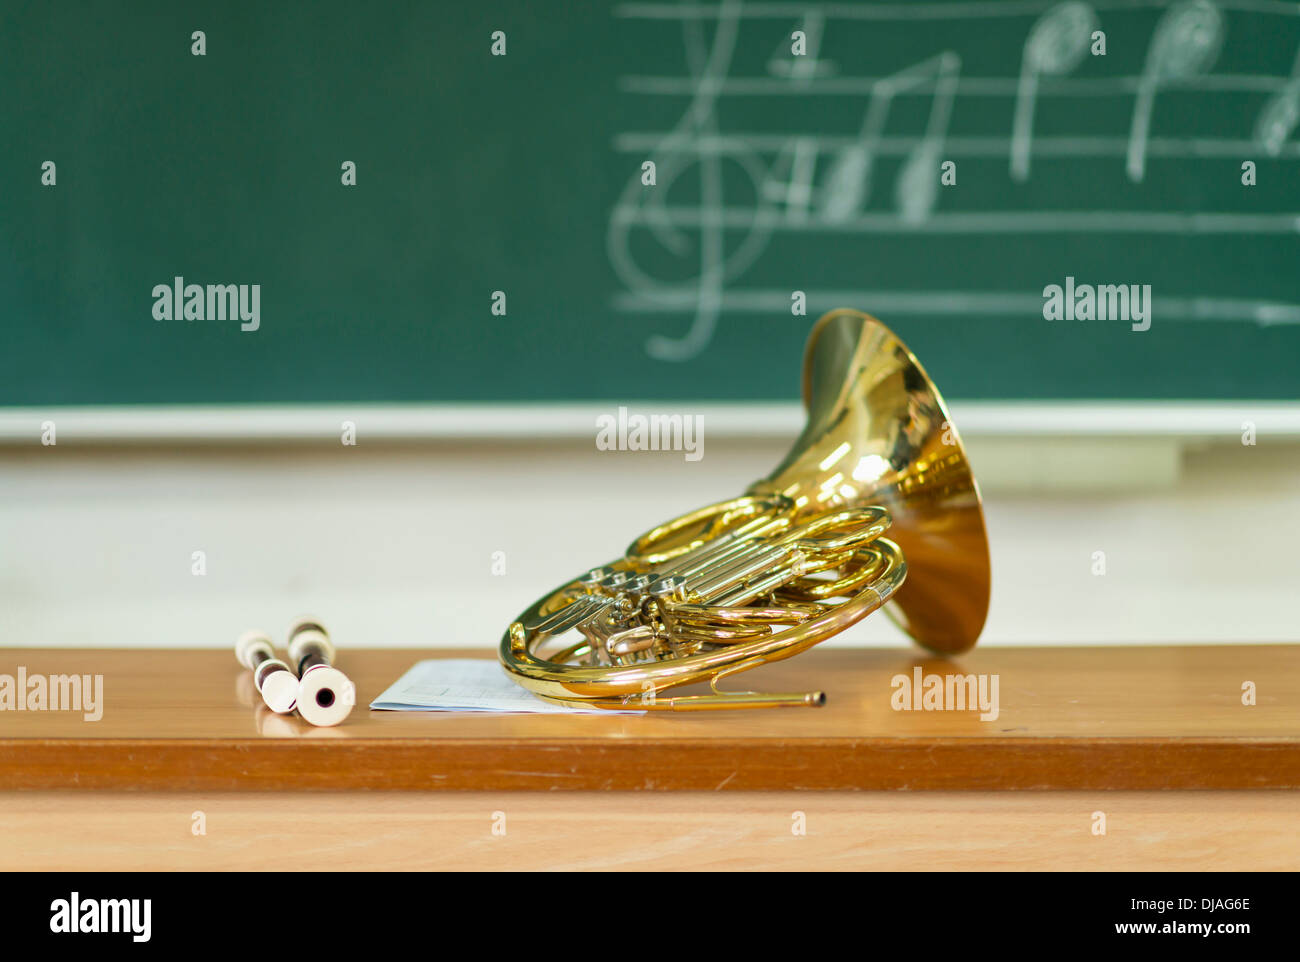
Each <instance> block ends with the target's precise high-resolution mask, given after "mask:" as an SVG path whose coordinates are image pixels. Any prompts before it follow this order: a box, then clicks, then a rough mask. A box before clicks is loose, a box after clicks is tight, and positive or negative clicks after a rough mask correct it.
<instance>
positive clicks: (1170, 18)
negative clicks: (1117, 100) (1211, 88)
mask: <svg viewBox="0 0 1300 962" xmlns="http://www.w3.org/2000/svg"><path fill="white" fill-rule="evenodd" d="M1222 42H1223V16H1222V14H1220V13H1219V10H1218V8H1217V7H1216V6H1214V4H1212V3H1210V2H1209V0H1185V2H1183V3H1179V4H1176V5H1174V6H1172V7H1170V8H1169V9H1168V10H1166V11H1165V14H1164V16H1162V17H1161V18H1160V22H1159V23H1157V24H1156V29H1155V33H1154V34H1153V35H1152V38H1151V45H1150V46H1149V47H1148V48H1147V59H1146V66H1145V67H1144V68H1143V70H1142V78H1141V79H1140V80H1139V81H1138V92H1137V99H1136V100H1135V101H1134V104H1133V127H1132V130H1131V132H1130V133H1129V142H1128V165H1127V166H1128V176H1129V180H1132V181H1134V182H1141V180H1142V178H1143V176H1144V175H1145V173H1146V155H1147V136H1148V134H1149V133H1150V130H1151V114H1152V111H1153V110H1154V109H1155V100H1156V92H1157V91H1158V90H1159V89H1160V88H1161V87H1162V86H1165V85H1167V84H1169V83H1172V82H1177V81H1180V80H1190V79H1192V78H1193V77H1196V76H1197V75H1198V74H1202V73H1204V72H1206V71H1207V70H1209V69H1210V67H1211V66H1212V65H1213V63H1214V61H1215V58H1216V57H1218V55H1219V47H1220V46H1221V44H1222Z"/></svg>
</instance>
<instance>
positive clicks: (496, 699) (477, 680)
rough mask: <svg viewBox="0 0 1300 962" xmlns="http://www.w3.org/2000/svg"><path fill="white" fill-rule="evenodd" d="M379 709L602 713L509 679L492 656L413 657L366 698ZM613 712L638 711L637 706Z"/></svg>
mask: <svg viewBox="0 0 1300 962" xmlns="http://www.w3.org/2000/svg"><path fill="white" fill-rule="evenodd" d="M370 707H371V708H375V709H379V710H382V711H489V712H537V713H541V714H559V715H593V714H595V715H603V714H605V713H606V712H605V709H603V708H569V707H567V706H565V705H557V704H555V703H554V702H549V701H546V700H544V699H541V698H538V697H537V696H536V695H534V694H533V693H532V692H530V691H529V690H528V689H527V688H524V687H522V686H520V685H517V684H515V683H514V682H513V681H512V680H511V679H510V676H509V675H507V674H506V673H505V669H503V668H502V667H501V664H500V663H499V662H498V661H496V659H494V658H430V659H429V660H428V661H421V662H417V663H416V664H415V666H414V667H413V668H411V670H410V671H408V672H407V673H406V674H405V675H403V676H402V677H401V678H399V679H397V681H396V682H394V683H393V684H392V685H390V686H389V688H388V690H387V691H385V692H384V693H383V694H381V695H380V696H379V697H378V698H376V699H375V700H374V701H372V702H371V703H370ZM619 714H630V715H644V714H645V712H642V711H628V712H620V713H619Z"/></svg>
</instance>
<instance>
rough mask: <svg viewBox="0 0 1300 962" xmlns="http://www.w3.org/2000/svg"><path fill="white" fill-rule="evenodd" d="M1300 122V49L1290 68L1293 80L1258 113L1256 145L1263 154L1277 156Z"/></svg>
mask: <svg viewBox="0 0 1300 962" xmlns="http://www.w3.org/2000/svg"><path fill="white" fill-rule="evenodd" d="M1298 123H1300V50H1297V51H1296V58H1295V64H1294V65H1293V66H1292V67H1291V79H1290V80H1288V81H1287V83H1286V86H1285V87H1283V88H1282V89H1281V90H1279V91H1278V92H1277V93H1275V94H1273V96H1271V97H1269V98H1268V100H1267V101H1266V102H1265V103H1264V106H1263V108H1262V109H1261V110H1260V112H1259V118H1258V120H1256V122H1255V142H1256V143H1257V144H1259V145H1260V146H1261V147H1263V148H1264V153H1266V154H1268V155H1269V156H1270V157H1276V156H1277V155H1278V154H1280V153H1281V152H1282V145H1283V144H1285V143H1286V142H1287V139H1288V138H1289V137H1290V136H1291V135H1292V134H1293V133H1295V129H1296V125H1297V124H1298Z"/></svg>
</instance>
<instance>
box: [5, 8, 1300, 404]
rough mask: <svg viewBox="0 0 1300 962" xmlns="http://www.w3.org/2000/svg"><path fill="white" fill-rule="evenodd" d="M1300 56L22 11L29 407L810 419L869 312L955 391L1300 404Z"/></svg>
mask: <svg viewBox="0 0 1300 962" xmlns="http://www.w3.org/2000/svg"><path fill="white" fill-rule="evenodd" d="M197 31H201V32H202V36H201V38H196V32H197ZM498 31H499V32H500V33H499V34H498V33H497V32H498ZM494 35H496V36H497V39H496V40H494ZM501 43H504V55H496V53H495V52H494V50H493V47H494V44H495V45H497V47H498V50H500V44H501ZM200 44H201V49H200V46H199V45H200ZM1102 44H1104V53H1103V52H1102V50H1101V45H1102ZM796 47H797V48H798V49H797V50H796V49H795V48H796ZM1298 50H1300V5H1298V4H1292V3H1270V2H1251V3H1245V2H1219V3H1217V4H1211V3H1209V2H1208V0H1181V2H1177V3H1169V2H1145V3H1142V2H1139V3H1117V2H1096V3H1093V4H1087V3H1080V2H1068V3H1047V2H1044V3H1034V2H1024V0H1016V2H1010V0H959V2H951V3H946V2H939V3H935V2H913V3H897V2H892V3H888V4H880V5H876V4H871V3H861V4H832V5H820V6H818V5H812V4H807V5H804V4H800V3H779V4H774V3H750V4H741V3H739V2H733V0H721V2H713V3H704V2H701V3H699V4H696V3H628V4H608V5H606V4H601V3H590V4H588V3H572V4H558V3H538V2H535V0H533V2H528V0H504V2H497V3H492V2H463V0H462V2H457V3H432V2H424V3H403V2H395V0H393V2H390V0H385V2H380V3H376V4H355V3H344V2H334V0H322V2H319V3H290V2H266V0H257V2H229V3H221V4H206V3H204V4H199V3H193V2H189V0H169V2H156V3H147V2H139V0H137V2H117V3H114V2H84V3H70V2H66V0H46V2H42V3H30V4H15V3H12V2H8V3H5V4H4V5H3V13H2V14H0V312H3V321H2V325H0V327H2V331H3V349H2V353H0V403H3V404H6V405H50V404H159V403H169V404H170V403H239V402H246V403H264V402H265V403H269V402H297V401H301V402H338V401H512V400H517V401H532V400H547V401H567V400H595V399H610V400H614V399H637V400H641V399H644V400H650V399H671V400H692V399H702V400H703V399H719V400H721V399H746V398H759V399H767V400H772V399H785V398H793V397H794V396H795V395H796V393H797V382H798V376H799V371H798V363H797V359H798V357H799V355H800V352H801V349H802V344H803V341H804V338H805V336H806V334H807V331H808V329H809V327H810V325H811V322H812V320H813V319H814V318H815V317H816V315H817V314H818V313H820V312H822V311H824V310H826V309H829V308H831V307H836V306H849V307H856V308H859V309H863V310H866V311H869V312H871V313H874V314H876V315H877V316H879V317H880V318H882V319H883V320H885V321H886V322H887V323H889V324H890V325H891V326H893V327H894V328H895V329H896V330H898V331H899V333H900V334H901V335H902V336H903V338H904V339H905V340H906V341H907V342H908V343H909V344H910V345H911V346H912V348H913V349H914V350H915V351H916V353H917V354H918V355H919V356H920V357H921V358H922V359H923V361H924V362H925V363H926V365H927V367H928V368H929V369H930V372H931V373H932V374H933V375H934V376H935V378H936V380H938V382H939V383H940V385H941V386H942V388H943V389H944V391H945V392H946V393H947V394H948V395H949V396H950V397H956V398H984V399H1003V398H1006V399H1011V398H1195V399H1215V398H1260V399H1264V398H1267V399H1293V398H1296V397H1297V396H1300V140H1298V138H1297V131H1296V125H1297V118H1298V117H1300V58H1298ZM200 54H201V55H200ZM647 162H652V163H653V164H654V165H655V166H654V168H653V173H654V183H653V184H647V183H645V182H643V181H645V180H648V179H649V171H648V169H647V168H646V167H645V166H644V165H645V164H646V163H647ZM1248 162H1249V164H1248ZM47 163H52V164H53V165H54V166H53V168H52V169H51V168H49V167H48V166H47ZM349 163H350V164H353V165H355V184H351V183H345V180H348V179H349V175H348V173H347V171H346V170H345V164H349ZM1243 165H1246V166H1243ZM1249 165H1253V168H1252V167H1250V166H1249ZM1252 170H1253V174H1252V173H1251V171H1252ZM51 173H52V175H53V176H52V179H53V183H47V182H46V181H48V180H50V179H51ZM1251 180H1253V183H1244V182H1243V181H1251ZM945 181H947V182H945ZM178 277H180V278H183V279H184V281H183V285H198V286H199V288H200V291H199V296H198V297H195V298H189V297H188V296H187V294H186V292H185V290H184V289H183V288H182V291H181V304H180V306H179V311H180V315H181V316H179V317H178V316H172V317H171V318H170V319H168V318H167V317H166V316H165V315H166V314H167V313H168V312H169V311H170V310H172V303H171V302H172V297H171V295H170V294H166V293H163V294H156V293H155V291H156V290H158V289H162V290H163V291H167V290H170V288H171V286H172V285H174V284H175V283H176V281H175V279H176V278H178ZM1067 278H1072V279H1073V280H1072V281H1069V282H1067ZM1067 283H1070V284H1073V285H1074V286H1075V288H1076V294H1077V293H1078V291H1081V290H1082V289H1083V288H1084V287H1085V286H1094V287H1099V286H1102V285H1125V286H1126V289H1127V285H1137V290H1138V292H1139V293H1141V292H1142V291H1144V290H1145V288H1146V286H1147V285H1149V288H1150V300H1149V302H1147V301H1146V300H1145V299H1143V300H1142V301H1140V302H1134V303H1131V304H1129V305H1127V309H1128V315H1125V314H1123V313H1122V311H1123V309H1124V307H1125V306H1124V305H1122V304H1121V303H1120V302H1119V301H1118V300H1117V299H1115V300H1113V301H1112V302H1110V306H1111V308H1112V309H1113V310H1114V311H1116V312H1120V316H1119V317H1109V316H1108V317H1107V318H1106V319H1104V320H1102V319H1097V318H1096V317H1094V318H1092V319H1084V320H1079V319H1061V320H1048V319H1045V317H1044V302H1045V298H1044V290H1045V289H1046V288H1048V287H1049V286H1050V285H1054V284H1055V285H1060V286H1062V287H1065V286H1066V285H1067ZM209 285H211V286H212V288H213V290H216V288H217V287H218V286H219V285H220V286H224V285H247V288H246V290H247V293H248V296H249V301H248V303H247V305H246V306H247V307H248V308H249V309H250V311H251V307H252V303H251V298H252V294H253V290H254V288H253V285H257V287H256V291H257V295H258V301H257V307H258V310H257V312H256V317H257V329H256V330H243V329H242V328H243V327H248V326H251V322H250V323H241V320H240V317H239V316H238V315H237V314H236V316H234V317H230V316H227V317H225V318H224V319H222V318H220V317H216V318H214V317H212V316H209V309H211V310H212V312H213V313H215V309H216V307H218V306H221V305H222V304H225V303H227V302H226V301H225V297H226V294H227V293H228V292H223V291H216V294H215V299H212V291H210V290H209V287H208V286H209ZM494 292H501V293H502V294H503V295H504V302H502V300H501V299H499V298H495V296H494ZM795 292H802V294H803V297H804V298H806V311H807V314H806V315H798V314H796V313H794V310H795V308H796V306H797V305H798V303H799V301H800V300H801V298H800V296H799V295H798V294H796V293H795ZM1103 299H1104V298H1103ZM187 300H191V301H192V304H191V310H192V312H194V313H197V310H198V304H199V303H200V302H201V303H202V306H203V313H204V317H203V319H201V320H200V319H197V318H194V319H186V318H185V316H184V314H185V302H186V301H187ZM1139 304H1145V305H1146V306H1145V307H1143V310H1148V309H1149V314H1147V315H1146V318H1147V319H1148V320H1149V321H1150V326H1149V329H1146V330H1134V329H1133V328H1134V326H1135V325H1136V326H1138V327H1142V326H1145V322H1144V321H1143V320H1142V319H1141V317H1139V318H1138V319H1136V320H1135V319H1134V318H1133V317H1132V315H1133V314H1134V313H1135V310H1136V308H1137V307H1138V305H1139ZM494 305H498V306H503V308H504V313H498V312H496V311H494ZM1072 306H1073V305H1072ZM230 311H231V312H233V311H234V308H231V309H230ZM1136 313H1137V314H1139V315H1141V314H1142V311H1136ZM158 314H162V315H164V317H163V319H158V317H156V315H158Z"/></svg>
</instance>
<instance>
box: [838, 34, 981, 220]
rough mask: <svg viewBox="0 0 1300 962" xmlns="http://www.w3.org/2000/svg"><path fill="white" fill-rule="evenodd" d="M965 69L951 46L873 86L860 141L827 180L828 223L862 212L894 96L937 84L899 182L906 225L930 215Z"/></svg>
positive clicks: (848, 149)
mask: <svg viewBox="0 0 1300 962" xmlns="http://www.w3.org/2000/svg"><path fill="white" fill-rule="evenodd" d="M960 73H961V58H960V57H958V56H957V54H956V53H954V52H952V51H951V50H949V51H945V52H943V53H941V54H938V55H937V56H934V57H931V58H930V59H928V60H923V61H921V62H920V63H917V64H913V65H912V66H910V67H907V68H905V69H903V70H900V71H898V72H897V73H895V74H891V75H890V76H888V77H885V78H883V79H882V80H879V81H877V82H876V83H874V84H872V86H871V99H870V101H869V102H868V104H867V110H866V112H865V114H864V116H863V119H862V126H861V128H860V129H859V131H858V137H857V140H856V141H855V142H854V143H852V144H850V145H849V146H847V147H843V148H841V149H840V150H839V152H838V153H837V154H836V156H835V158H834V159H833V160H832V161H831V165H830V168H829V169H828V170H827V173H826V179H825V180H824V181H823V186H822V190H821V202H820V205H819V210H818V216H819V218H820V219H821V220H822V221H823V222H825V223H828V224H836V223H844V222H845V221H849V220H851V219H853V218H854V217H855V216H857V215H858V214H859V213H861V211H862V208H863V206H864V205H865V204H866V202H867V199H868V197H870V195H871V175H872V171H871V168H872V164H873V163H874V160H875V156H876V152H877V151H878V150H879V147H880V140H881V137H882V136H884V132H885V124H886V122H887V121H888V120H889V111H890V108H891V107H892V106H893V103H894V98H895V97H897V96H898V95H899V94H900V93H903V92H906V91H908V90H911V89H913V88H916V87H920V86H922V85H924V84H926V83H933V84H934V95H933V97H932V98H931V100H930V116H929V119H928V120H927V122H926V128H925V133H924V135H923V136H922V137H921V140H920V141H919V142H918V143H917V145H916V146H915V147H914V148H912V150H911V151H910V152H909V153H908V155H907V157H906V159H905V160H904V161H903V166H902V168H901V169H900V171H899V175H898V181H897V182H896V184H895V200H896V202H897V204H898V207H899V215H900V216H901V217H902V219H903V220H904V221H905V222H906V223H917V222H919V221H923V220H925V218H926V217H927V216H929V214H930V211H931V210H932V209H933V208H934V201H935V196H936V191H937V185H938V180H939V172H938V162H939V154H940V152H941V151H942V149H943V144H944V141H945V139H946V138H947V136H948V123H949V120H950V118H951V116H952V102H953V98H954V97H955V96H956V94H957V81H958V77H959V75H960Z"/></svg>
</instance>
